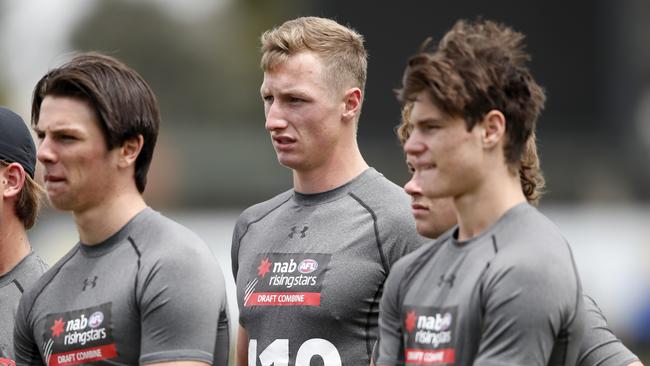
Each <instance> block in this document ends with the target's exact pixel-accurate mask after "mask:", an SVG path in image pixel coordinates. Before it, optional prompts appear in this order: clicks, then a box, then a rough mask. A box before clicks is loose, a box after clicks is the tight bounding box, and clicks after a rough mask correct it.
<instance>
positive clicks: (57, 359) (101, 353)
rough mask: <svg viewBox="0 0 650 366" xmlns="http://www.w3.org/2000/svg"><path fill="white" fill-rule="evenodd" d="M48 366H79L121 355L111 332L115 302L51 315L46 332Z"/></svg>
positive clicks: (48, 317)
mask: <svg viewBox="0 0 650 366" xmlns="http://www.w3.org/2000/svg"><path fill="white" fill-rule="evenodd" d="M43 342H44V345H43V358H44V359H45V360H46V362H47V365H48V366H67V365H79V364H85V363H89V362H97V361H100V360H106V359H109V358H113V357H115V356H117V350H116V348H115V342H114V340H113V334H112V329H111V303H106V304H102V305H99V306H95V307H91V308H86V309H81V310H73V311H69V312H66V313H55V314H49V315H48V316H47V317H46V318H45V327H44V329H43Z"/></svg>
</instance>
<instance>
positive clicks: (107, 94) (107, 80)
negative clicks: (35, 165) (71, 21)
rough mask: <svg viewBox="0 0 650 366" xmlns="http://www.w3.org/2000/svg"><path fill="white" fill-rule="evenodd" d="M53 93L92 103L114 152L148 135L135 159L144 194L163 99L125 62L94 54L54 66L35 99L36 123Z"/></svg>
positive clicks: (35, 91) (136, 180)
mask: <svg viewBox="0 0 650 366" xmlns="http://www.w3.org/2000/svg"><path fill="white" fill-rule="evenodd" d="M47 95H54V96H64V97H74V98H79V99H82V100H85V101H87V102H88V103H90V105H91V107H92V108H93V109H94V110H95V114H96V115H97V119H98V120H99V122H100V128H101V130H102V132H103V134H104V139H105V141H106V145H107V147H108V149H109V150H111V149H113V148H115V147H118V146H122V145H123V144H124V142H125V141H127V140H129V139H132V138H136V137H138V135H142V137H143V140H144V145H143V146H142V151H140V154H139V155H138V158H137V159H136V162H135V177H134V179H135V184H136V187H137V188H138V191H140V193H142V192H144V189H145V186H146V184H147V172H148V170H149V166H150V164H151V159H152V158H153V151H154V147H155V145H156V139H157V138H158V129H159V126H160V112H159V110H158V102H157V101H156V96H155V95H154V93H153V91H152V90H151V88H150V87H149V85H148V84H147V82H146V81H145V80H144V79H143V78H142V77H141V76H140V75H139V74H138V73H137V72H136V71H135V70H133V69H132V68H130V67H129V66H127V65H126V64H125V63H123V62H121V61H120V60H118V59H116V58H114V57H110V56H107V55H103V54H101V53H97V52H88V53H82V54H79V55H78V56H76V57H74V58H73V59H72V60H70V61H69V62H67V63H65V64H64V65H62V66H60V67H58V68H55V69H53V70H50V71H49V72H48V73H47V74H45V76H43V77H42V78H41V80H39V81H38V83H37V84H36V87H35V88H34V95H33V98H32V125H33V126H37V125H38V119H39V114H40V109H41V103H42V102H43V99H44V98H45V97H46V96H47Z"/></svg>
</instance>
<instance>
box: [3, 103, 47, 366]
mask: <svg viewBox="0 0 650 366" xmlns="http://www.w3.org/2000/svg"><path fill="white" fill-rule="evenodd" d="M35 169H36V147H35V146H34V141H33V140H32V136H31V135H30V133H29V129H28V128H27V126H26V125H25V122H23V119H22V118H20V116H19V115H17V114H16V113H14V112H12V111H11V110H9V109H7V108H4V107H0V194H1V195H2V197H0V365H13V362H14V342H13V339H14V317H15V315H16V309H17V308H18V301H19V300H20V296H21V295H22V293H23V292H24V291H25V289H26V288H28V287H30V286H31V285H32V284H33V283H34V282H35V281H36V280H37V279H38V278H39V277H40V276H41V274H43V272H45V270H46V269H47V266H46V264H45V263H44V262H43V261H42V260H41V259H40V258H39V257H38V256H36V254H34V252H32V248H31V246H30V245H29V240H28V238H27V232H26V230H28V229H30V228H31V227H32V226H33V225H34V222H35V221H36V216H37V215H38V210H39V206H40V200H41V195H42V193H43V188H41V187H40V186H39V185H38V183H36V182H35V181H34V171H35Z"/></svg>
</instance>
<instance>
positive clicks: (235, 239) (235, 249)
mask: <svg viewBox="0 0 650 366" xmlns="http://www.w3.org/2000/svg"><path fill="white" fill-rule="evenodd" d="M246 226H247V224H246V221H245V220H244V219H243V215H242V216H240V217H239V219H237V223H236V224H235V229H234V230H233V232H232V242H231V246H230V261H231V265H232V275H233V278H234V279H235V282H237V271H238V270H239V244H240V242H241V238H242V236H243V235H244V232H245V230H246Z"/></svg>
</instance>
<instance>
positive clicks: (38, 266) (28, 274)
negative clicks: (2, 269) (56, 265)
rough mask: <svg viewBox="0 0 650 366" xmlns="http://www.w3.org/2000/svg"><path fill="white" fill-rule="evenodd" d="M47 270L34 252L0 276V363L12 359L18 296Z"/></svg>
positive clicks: (3, 363)
mask: <svg viewBox="0 0 650 366" xmlns="http://www.w3.org/2000/svg"><path fill="white" fill-rule="evenodd" d="M46 270H47V265H46V264H45V262H43V260H41V258H39V257H38V256H37V255H36V254H34V252H31V253H29V254H28V255H27V256H26V257H25V258H23V259H22V260H21V261H20V262H18V264H17V265H16V266H15V267H14V268H12V269H11V271H9V272H7V273H5V274H3V275H2V276H0V365H5V364H7V365H9V364H11V363H10V362H13V360H14V318H15V316H16V309H18V302H19V301H20V296H21V295H22V294H23V292H24V291H25V289H26V288H28V287H30V286H31V285H32V284H33V283H34V282H36V280H37V279H38V278H39V277H40V276H41V275H42V274H43V273H44V272H45V271H46Z"/></svg>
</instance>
